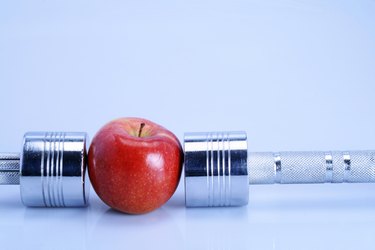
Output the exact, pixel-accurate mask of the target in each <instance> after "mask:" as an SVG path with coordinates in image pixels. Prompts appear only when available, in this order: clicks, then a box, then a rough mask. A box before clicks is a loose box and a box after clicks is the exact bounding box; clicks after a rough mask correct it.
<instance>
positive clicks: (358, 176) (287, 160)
mask: <svg viewBox="0 0 375 250" xmlns="http://www.w3.org/2000/svg"><path fill="white" fill-rule="evenodd" d="M184 149H185V199H186V206H188V207H216V206H241V205H246V204H247V203H248V199H249V187H248V185H249V184H273V183H279V184H303V183H370V182H375V151H352V152H349V151H342V152H339V151H320V152H279V153H271V152H264V153H250V152H249V153H248V148H247V138H246V133H245V132H212V133H187V134H185V137H184Z"/></svg>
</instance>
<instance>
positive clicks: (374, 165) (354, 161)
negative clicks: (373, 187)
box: [248, 150, 375, 184]
mask: <svg viewBox="0 0 375 250" xmlns="http://www.w3.org/2000/svg"><path fill="white" fill-rule="evenodd" d="M248 175H249V184H273V183H280V184H301V183H345V182H348V183H370V182H375V151H373V150H372V151H371V150H367V151H351V152H348V151H332V152H331V151H329V152H325V151H316V152H313V151H312V152H280V153H270V152H268V153H249V154H248Z"/></svg>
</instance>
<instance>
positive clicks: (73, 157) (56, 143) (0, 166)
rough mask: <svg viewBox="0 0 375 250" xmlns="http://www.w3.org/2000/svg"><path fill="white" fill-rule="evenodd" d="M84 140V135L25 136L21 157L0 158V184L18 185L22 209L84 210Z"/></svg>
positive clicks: (10, 155) (9, 155) (85, 181)
mask: <svg viewBox="0 0 375 250" xmlns="http://www.w3.org/2000/svg"><path fill="white" fill-rule="evenodd" d="M86 137H87V136H86V133H66V132H52V133H49V132H31V133H26V134H25V136H24V139H23V145H22V151H21V154H4V153H1V154H0V184H20V189H21V199H22V202H23V203H24V204H25V205H26V206H36V207H79V206H86V205H87V204H88V191H89V186H88V181H87V177H86Z"/></svg>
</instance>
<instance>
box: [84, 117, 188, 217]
mask: <svg viewBox="0 0 375 250" xmlns="http://www.w3.org/2000/svg"><path fill="white" fill-rule="evenodd" d="M182 164H183V151H182V147H181V144H180V142H179V140H178V139H177V137H176V136H175V135H174V134H173V133H172V132H170V131H169V130H167V129H165V128H164V127H162V126H160V125H158V124H156V123H154V122H151V121H149V120H146V119H142V118H119V119H116V120H113V121H111V122H109V123H108V124H106V125H105V126H103V127H102V128H101V129H100V130H99V131H98V132H97V134H96V135H95V137H94V138H93V140H92V143H91V146H90V149H89V154H88V171H89V176H90V180H91V183H92V186H93V187H94V189H95V191H96V193H97V194H98V196H99V197H100V198H101V199H102V200H103V201H104V202H105V203H106V204H107V205H108V206H110V207H112V208H113V209H115V210H118V211H121V212H124V213H129V214H143V213H147V212H150V211H153V210H155V209H157V208H159V207H161V206H162V205H163V204H164V203H166V202H167V201H168V200H169V199H170V197H171V196H172V195H173V193H174V192H175V191H176V188H177V186H178V183H179V180H180V176H181V171H182Z"/></svg>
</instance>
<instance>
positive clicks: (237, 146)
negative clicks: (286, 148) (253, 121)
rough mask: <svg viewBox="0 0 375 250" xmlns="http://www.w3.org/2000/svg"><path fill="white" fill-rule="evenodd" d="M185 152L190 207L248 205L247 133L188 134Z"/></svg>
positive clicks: (187, 196)
mask: <svg viewBox="0 0 375 250" xmlns="http://www.w3.org/2000/svg"><path fill="white" fill-rule="evenodd" d="M184 150H185V202H186V206H187V207H227V206H243V205H247V204H248V201H249V181H248V173H247V136H246V132H242V131H241V132H205V133H185V136H184Z"/></svg>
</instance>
